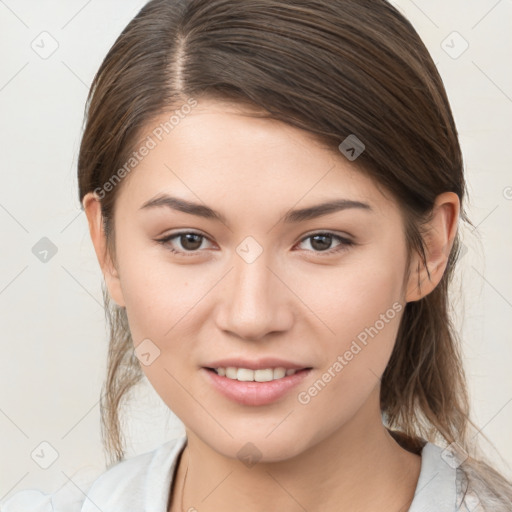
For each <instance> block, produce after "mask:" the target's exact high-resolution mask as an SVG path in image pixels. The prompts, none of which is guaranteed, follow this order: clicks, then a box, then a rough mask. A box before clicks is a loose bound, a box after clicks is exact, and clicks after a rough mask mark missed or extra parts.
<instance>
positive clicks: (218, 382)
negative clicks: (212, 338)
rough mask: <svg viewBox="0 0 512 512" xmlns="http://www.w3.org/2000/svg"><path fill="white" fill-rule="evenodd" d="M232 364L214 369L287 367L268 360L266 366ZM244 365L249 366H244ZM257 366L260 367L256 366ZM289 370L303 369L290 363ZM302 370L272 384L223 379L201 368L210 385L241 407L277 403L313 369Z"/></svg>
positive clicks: (224, 363) (218, 363) (261, 364)
mask: <svg viewBox="0 0 512 512" xmlns="http://www.w3.org/2000/svg"><path fill="white" fill-rule="evenodd" d="M232 362H233V361H231V363H232ZM221 363H222V364H221ZM231 363H230V364H227V361H222V362H216V363H215V364H216V365H217V366H213V367H214V368H219V367H221V368H222V367H224V365H226V367H227V366H235V367H238V368H249V369H251V370H258V369H262V368H269V367H278V366H281V367H284V368H286V367H287V366H286V365H285V364H283V362H281V363H279V364H275V363H272V364H269V362H268V360H266V361H265V363H264V364H263V362H262V361H258V363H255V362H254V361H253V362H252V364H251V363H249V365H248V362H245V363H242V362H240V361H239V362H237V363H236V364H231ZM244 364H245V365H248V366H244ZM256 364H257V365H259V366H255V365H256ZM210 368H212V367H210ZM288 368H301V366H300V365H295V366H293V365H291V366H290V363H288ZM302 368H303V369H301V370H299V371H298V372H297V373H295V374H294V375H288V376H286V377H283V378H281V379H277V380H272V381H270V382H241V381H238V380H233V379H228V378H227V377H221V376H220V375H217V373H216V372H214V371H212V370H210V369H208V368H201V370H200V371H201V372H202V373H203V374H204V376H205V378H206V379H207V380H208V382H209V383H210V385H211V386H212V387H213V388H214V389H215V390H217V391H218V392H220V393H221V394H222V395H224V396H225V397H226V398H229V399H230V400H232V401H234V402H237V403H239V404H241V405H250V406H260V405H268V404H271V403H273V402H276V401H277V400H279V399H280V398H282V397H284V396H285V395H286V394H287V393H289V392H290V390H292V389H293V388H294V387H296V386H298V385H299V384H300V383H301V382H302V381H303V380H304V379H305V378H306V377H307V376H308V375H309V373H310V372H311V368H304V367H302Z"/></svg>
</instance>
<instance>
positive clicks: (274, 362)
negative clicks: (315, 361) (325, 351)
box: [203, 357, 310, 370]
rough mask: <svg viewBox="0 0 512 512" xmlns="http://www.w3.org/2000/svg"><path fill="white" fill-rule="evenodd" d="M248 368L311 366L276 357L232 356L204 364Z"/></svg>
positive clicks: (290, 368) (294, 368)
mask: <svg viewBox="0 0 512 512" xmlns="http://www.w3.org/2000/svg"><path fill="white" fill-rule="evenodd" d="M229 366H231V367H235V368H247V369H248V370H263V369H265V368H279V367H281V368H285V369H286V370H302V369H304V368H310V366H308V365H304V364H301V363H296V362H293V361H285V360H284V359H279V358H275V357H264V358H261V359H256V360H248V359H240V358H232V359H219V360H217V361H213V362H211V363H208V364H205V365H203V367H204V368H227V367H229Z"/></svg>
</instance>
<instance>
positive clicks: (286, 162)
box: [119, 100, 393, 212]
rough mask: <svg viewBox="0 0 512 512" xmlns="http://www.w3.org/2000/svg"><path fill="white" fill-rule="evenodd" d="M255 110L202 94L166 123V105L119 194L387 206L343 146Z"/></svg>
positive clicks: (246, 204) (134, 199)
mask: <svg viewBox="0 0 512 512" xmlns="http://www.w3.org/2000/svg"><path fill="white" fill-rule="evenodd" d="M254 112H257V111H256V110H247V108H246V107H245V106H244V107H240V106H237V105H235V104H229V103H225V102H219V101H213V100H210V101H208V100H203V101H200V102H198V104H197V106H196V107H194V108H193V109H192V110H191V111H190V113H188V114H187V115H184V116H182V118H179V119H178V118H175V119H177V120H178V122H176V121H175V123H174V124H173V125H172V126H171V125H169V119H170V114H168V113H165V114H162V115H161V116H159V117H157V118H155V119H154V120H152V121H151V122H150V123H149V124H148V125H147V126H146V128H145V130H143V132H142V136H141V137H140V141H142V142H140V143H139V146H140V144H142V143H144V141H145V142H146V143H147V142H148V141H151V144H150V145H151V149H150V150H149V151H148V152H147V154H146V155H145V156H144V157H143V158H141V159H140V161H139V162H138V163H137V165H136V167H135V169H134V170H133V171H131V172H130V173H129V175H128V176H127V177H126V178H125V183H123V187H122V188H123V189H125V190H124V191H123V193H121V194H120V195H121V196H122V197H121V198H119V199H120V200H121V201H124V202H127V201H128V202H131V203H137V204H139V205H142V204H143V203H144V202H145V201H147V199H148V198H150V197H152V196H154V195H156V194H158V193H162V192H163V193H168V194H171V195H174V196H175V195H177V194H181V196H182V197H185V198H189V199H193V200H195V201H197V200H198V199H199V200H201V201H204V202H208V201H207V200H208V199H211V200H214V201H215V203H216V204H218V203H219V201H221V202H224V203H233V204H235V203H238V205H239V207H242V208H253V209H254V212H256V211H258V208H261V207H265V208H267V209H269V208H272V206H273V205H275V206H276V207H279V208H282V207H286V206H287V207H288V208H290V207H291V206H293V205H294V204H297V203H299V202H300V203H301V206H302V205H307V204H310V203H311V201H315V200H318V199H322V200H325V199H332V198H333V197H334V196H336V195H340V196H341V197H343V198H347V199H352V200H361V201H363V200H364V201H365V202H369V201H371V202H372V203H374V204H375V206H376V209H377V210H378V209H379V205H380V207H381V208H384V207H393V205H392V204H390V198H389V197H385V196H383V195H382V192H381V190H380V189H379V188H378V187H377V186H376V184H375V183H374V182H373V180H372V179H371V178H370V177H368V176H367V175H366V174H363V173H362V172H361V171H360V170H359V169H357V168H356V167H355V166H354V165H353V164H352V163H351V162H349V161H348V160H347V159H346V158H345V157H344V156H343V155H342V154H341V153H339V152H337V151H335V150H332V149H329V148H326V147H325V146H324V145H323V144H321V143H320V142H319V141H318V140H317V139H316V138H315V137H314V136H313V135H312V134H310V133H308V132H306V131H304V130H300V129H298V128H296V127H294V126H291V125H288V124H286V123H283V122H280V121H277V120H274V119H269V118H266V117H263V118H262V117H259V118H258V117H253V116H252V115H251V114H253V113H254ZM248 114H249V115H248ZM166 123H167V124H166ZM162 127H164V128H165V127H167V131H166V130H163V129H162ZM162 132H163V133H162ZM167 132H168V133H167ZM155 134H156V135H155ZM385 203H387V204H385Z"/></svg>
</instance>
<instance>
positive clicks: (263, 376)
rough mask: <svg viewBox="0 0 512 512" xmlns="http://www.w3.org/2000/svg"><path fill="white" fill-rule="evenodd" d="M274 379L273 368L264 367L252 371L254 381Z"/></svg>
mask: <svg viewBox="0 0 512 512" xmlns="http://www.w3.org/2000/svg"><path fill="white" fill-rule="evenodd" d="M273 379H274V370H272V368H265V369H264V370H256V371H255V372H254V380H255V381H256V382H269V381H271V380H273Z"/></svg>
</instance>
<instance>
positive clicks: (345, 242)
mask: <svg viewBox="0 0 512 512" xmlns="http://www.w3.org/2000/svg"><path fill="white" fill-rule="evenodd" d="M183 235H197V236H199V237H201V238H202V239H207V240H208V237H206V236H205V235H202V234H201V233H196V232H194V231H181V232H179V233H173V234H172V235H169V236H166V237H165V238H161V239H159V240H156V242H158V243H159V244H161V245H163V246H168V244H169V242H170V241H171V240H173V239H175V238H179V237H180V236H183ZM319 235H324V236H325V235H326V236H330V237H332V238H333V239H336V240H338V241H339V242H340V244H339V245H337V246H336V247H335V248H334V249H327V250H326V251H309V252H313V253H315V254H318V255H319V256H321V257H322V256H332V255H333V254H337V253H340V252H342V251H345V250H347V249H348V248H349V247H352V246H354V245H356V244H355V242H353V241H352V240H349V239H348V238H344V237H342V236H340V235H336V234H335V233H331V232H330V231H318V232H316V233H311V234H309V235H308V236H306V237H304V238H302V239H301V240H300V241H299V244H301V243H302V242H304V241H306V240H308V239H310V238H314V237H315V236H319ZM167 249H168V250H169V251H170V252H171V253H173V254H177V255H180V256H187V257H188V256H195V255H196V254H198V253H199V252H200V251H199V249H197V250H195V251H177V250H176V249H174V248H173V247H170V246H168V247H167Z"/></svg>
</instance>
